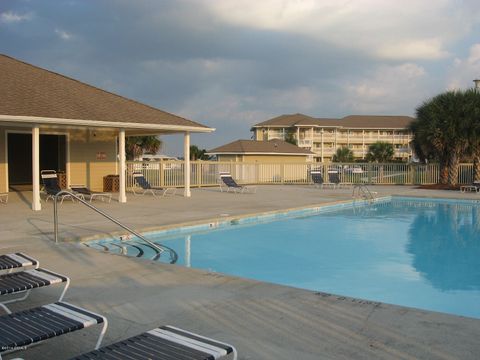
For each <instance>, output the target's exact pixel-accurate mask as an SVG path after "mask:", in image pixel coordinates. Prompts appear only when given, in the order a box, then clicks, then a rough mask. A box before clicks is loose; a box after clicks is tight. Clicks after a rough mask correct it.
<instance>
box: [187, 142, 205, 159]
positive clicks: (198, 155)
mask: <svg viewBox="0 0 480 360" xmlns="http://www.w3.org/2000/svg"><path fill="white" fill-rule="evenodd" d="M206 152H207V150H205V149H200V148H199V147H198V146H197V145H191V146H190V160H193V161H195V160H208V159H209V156H208V155H205V153H206Z"/></svg>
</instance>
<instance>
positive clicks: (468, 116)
mask: <svg viewBox="0 0 480 360" xmlns="http://www.w3.org/2000/svg"><path fill="white" fill-rule="evenodd" d="M472 92H473V90H467V91H447V92H445V93H442V94H439V95H437V96H435V97H434V98H433V99H430V100H428V101H426V102H424V103H423V104H422V105H421V106H420V107H418V108H417V119H416V121H414V123H413V124H412V126H411V130H412V131H413V136H414V140H413V141H414V144H415V148H416V149H420V150H422V151H420V154H419V155H420V156H426V154H428V153H430V156H432V154H435V156H436V157H437V158H438V160H439V162H440V182H441V183H443V184H445V183H448V184H449V185H456V184H457V181H458V169H459V165H460V160H461V158H462V157H464V156H465V155H467V154H468V150H469V149H470V151H473V150H474V148H475V146H472V145H473V144H474V141H475V139H476V138H478V136H475V133H473V128H474V126H473V123H475V116H474V115H475V111H474V106H472V104H471V101H472V99H471V98H472V97H473V95H472ZM476 121H478V118H477V120H476ZM477 134H478V133H477Z"/></svg>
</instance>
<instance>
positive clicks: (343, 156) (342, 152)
mask: <svg viewBox="0 0 480 360" xmlns="http://www.w3.org/2000/svg"><path fill="white" fill-rule="evenodd" d="M353 160H354V156H353V151H352V150H350V149H349V148H348V147H346V146H342V147H341V148H338V149H337V152H336V153H335V155H333V158H332V161H333V162H353Z"/></svg>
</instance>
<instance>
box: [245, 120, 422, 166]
mask: <svg viewBox="0 0 480 360" xmlns="http://www.w3.org/2000/svg"><path fill="white" fill-rule="evenodd" d="M413 120H414V119H413V118H412V117H409V116H374V115H350V116H346V117H344V118H342V119H324V118H313V117H310V116H307V115H303V114H294V115H281V116H278V117H276V118H273V119H270V120H267V121H264V122H261V123H259V124H256V125H254V126H253V127H252V131H253V133H254V139H255V140H259V141H262V140H271V139H285V138H286V137H288V136H292V137H293V138H294V139H295V140H297V144H298V146H299V147H301V148H304V149H307V150H311V151H312V152H313V153H314V154H315V155H314V161H318V162H329V161H331V159H332V156H333V155H334V154H335V152H336V151H337V149H338V148H340V147H348V148H350V149H351V150H352V151H353V154H354V156H355V158H356V159H365V155H366V154H367V152H368V147H369V145H370V144H373V143H375V142H377V141H384V142H389V143H391V144H392V145H393V147H394V149H395V155H394V157H395V158H396V159H400V160H405V161H408V160H409V159H410V158H411V157H412V149H411V147H410V142H411V141H412V134H411V132H410V131H409V130H408V125H409V124H410V123H411V122H412V121H413Z"/></svg>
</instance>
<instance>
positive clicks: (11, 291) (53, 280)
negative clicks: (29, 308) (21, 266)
mask: <svg viewBox="0 0 480 360" xmlns="http://www.w3.org/2000/svg"><path fill="white" fill-rule="evenodd" d="M62 283H63V284H64V287H63V291H62V293H61V295H60V298H59V300H58V301H62V300H63V297H64V296H65V293H66V292H67V289H68V286H69V284H70V279H69V278H68V277H66V276H63V275H59V274H56V273H54V272H51V271H49V270H45V269H40V268H37V269H32V270H24V271H17V272H14V273H10V274H6V275H1V276H0V307H1V308H3V309H4V310H5V311H6V312H7V313H8V314H11V311H10V309H9V308H8V307H7V306H6V304H10V303H13V302H18V301H23V300H25V299H26V298H27V297H28V295H30V292H31V290H32V289H36V288H41V287H45V286H49V285H54V284H62ZM22 293H25V294H24V295H23V296H22V297H16V298H13V299H12V298H11V296H13V295H17V294H22ZM4 297H6V298H8V299H7V300H4V301H2V300H3V298H4Z"/></svg>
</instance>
